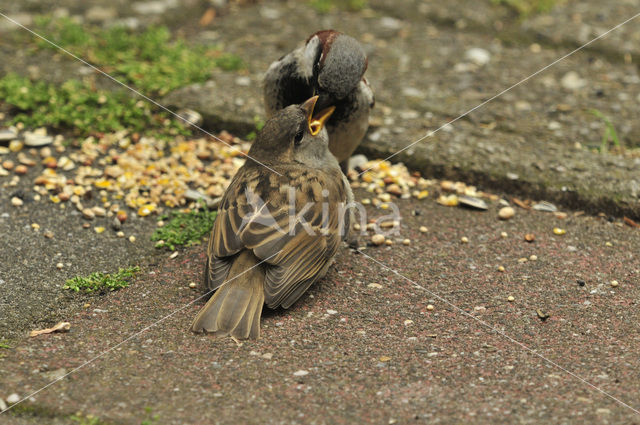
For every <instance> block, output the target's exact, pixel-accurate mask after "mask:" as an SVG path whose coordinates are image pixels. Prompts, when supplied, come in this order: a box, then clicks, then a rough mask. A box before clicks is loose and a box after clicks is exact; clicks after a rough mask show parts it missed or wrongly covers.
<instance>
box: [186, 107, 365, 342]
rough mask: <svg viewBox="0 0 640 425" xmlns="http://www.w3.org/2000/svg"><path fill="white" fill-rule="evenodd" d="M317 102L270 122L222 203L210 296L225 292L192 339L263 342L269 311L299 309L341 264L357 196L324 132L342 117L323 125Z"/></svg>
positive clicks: (209, 270) (211, 253)
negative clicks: (204, 335) (337, 258)
mask: <svg viewBox="0 0 640 425" xmlns="http://www.w3.org/2000/svg"><path fill="white" fill-rule="evenodd" d="M317 100H318V96H314V97H312V98H310V99H309V100H307V101H306V102H304V104H302V105H291V106H289V107H287V108H285V109H283V110H281V111H279V112H278V113H276V114H275V115H274V116H273V117H272V118H271V119H269V120H268V121H267V122H266V124H265V126H264V128H263V129H262V131H261V132H260V133H259V135H258V137H257V138H256V140H255V141H254V142H253V145H252V146H251V149H250V150H249V153H248V158H247V161H246V163H245V164H244V165H243V166H242V168H240V170H239V171H238V173H237V174H236V175H235V177H234V178H233V180H232V181H231V184H230V185H229V187H228V189H227V190H226V192H225V194H224V195H223V198H222V201H221V203H220V208H219V210H218V215H217V218H216V221H215V224H214V226H213V230H212V233H211V237H210V239H209V247H208V250H207V263H206V267H205V273H204V281H205V286H206V288H207V290H215V289H217V291H216V292H215V294H214V295H213V297H212V298H211V299H209V301H208V302H207V303H206V305H205V306H204V307H203V308H202V310H201V311H200V312H199V313H198V315H197V316H196V318H195V320H194V321H193V325H192V330H193V331H195V332H199V331H205V332H211V333H214V334H216V335H220V336H225V335H230V336H233V337H235V338H238V339H246V338H258V337H259V335H260V316H261V314H262V306H263V304H266V305H267V306H268V307H269V308H277V307H279V306H282V307H284V308H288V307H290V306H291V305H292V304H293V303H294V302H295V301H296V300H298V298H300V296H301V295H302V294H303V293H304V292H305V291H306V290H307V289H308V288H309V286H311V284H313V283H314V282H315V281H317V280H318V279H320V278H321V277H323V276H324V275H325V273H326V272H327V269H328V268H329V266H330V264H331V263H332V261H333V257H334V255H335V254H336V251H337V250H338V247H339V245H340V241H341V239H342V238H343V237H344V236H345V235H346V233H347V231H346V230H345V229H349V217H348V215H345V214H344V211H345V206H346V204H347V203H351V202H353V194H352V193H351V188H350V186H349V183H348V182H347V180H346V178H345V177H344V174H343V173H342V172H341V171H340V168H339V166H338V162H337V161H336V159H335V158H334V157H333V156H332V155H331V153H330V152H329V148H328V136H327V131H326V129H325V128H324V124H325V122H326V121H327V119H328V118H329V116H330V115H331V113H332V112H333V109H334V108H333V107H329V108H327V109H324V110H322V111H321V112H320V113H319V114H317V115H316V116H315V117H314V116H313V110H314V106H315V104H316V102H317ZM254 159H255V161H254ZM258 161H259V162H260V163H262V164H264V165H266V166H267V167H269V168H271V169H272V170H273V171H276V172H277V173H279V174H280V175H278V174H277V173H276V172H273V171H270V170H269V169H268V168H266V167H265V166H264V165H261V164H259V163H258Z"/></svg>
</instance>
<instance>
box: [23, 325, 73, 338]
mask: <svg viewBox="0 0 640 425" xmlns="http://www.w3.org/2000/svg"><path fill="white" fill-rule="evenodd" d="M69 329H71V323H69V322H60V323H58V324H57V325H55V326H54V327H52V328H47V329H41V330H36V331H31V333H29V336H31V337H33V336H38V335H43V334H50V333H54V332H68V331H69Z"/></svg>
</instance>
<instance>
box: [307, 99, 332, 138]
mask: <svg viewBox="0 0 640 425" xmlns="http://www.w3.org/2000/svg"><path fill="white" fill-rule="evenodd" d="M335 109H336V107H335V106H329V107H328V108H326V109H324V110H323V111H322V112H320V114H318V115H317V116H315V117H311V116H309V132H310V133H311V135H312V136H315V135H317V134H318V133H320V130H322V126H324V123H325V122H327V120H328V119H329V117H330V116H331V114H333V111H334V110H335Z"/></svg>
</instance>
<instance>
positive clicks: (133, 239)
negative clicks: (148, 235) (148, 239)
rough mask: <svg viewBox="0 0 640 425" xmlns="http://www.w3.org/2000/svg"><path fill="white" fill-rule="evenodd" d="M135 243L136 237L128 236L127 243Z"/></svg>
mask: <svg viewBox="0 0 640 425" xmlns="http://www.w3.org/2000/svg"><path fill="white" fill-rule="evenodd" d="M135 241H136V237H135V236H133V235H131V236H129V242H131V243H133V242H135Z"/></svg>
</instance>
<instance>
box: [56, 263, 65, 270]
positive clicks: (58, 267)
mask: <svg viewBox="0 0 640 425" xmlns="http://www.w3.org/2000/svg"><path fill="white" fill-rule="evenodd" d="M63 267H64V264H62V263H58V264H56V268H57V269H58V270H62V268H63Z"/></svg>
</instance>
